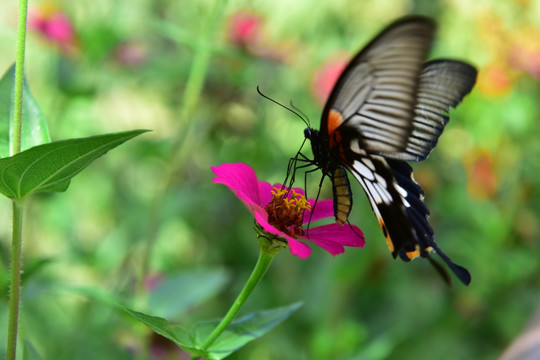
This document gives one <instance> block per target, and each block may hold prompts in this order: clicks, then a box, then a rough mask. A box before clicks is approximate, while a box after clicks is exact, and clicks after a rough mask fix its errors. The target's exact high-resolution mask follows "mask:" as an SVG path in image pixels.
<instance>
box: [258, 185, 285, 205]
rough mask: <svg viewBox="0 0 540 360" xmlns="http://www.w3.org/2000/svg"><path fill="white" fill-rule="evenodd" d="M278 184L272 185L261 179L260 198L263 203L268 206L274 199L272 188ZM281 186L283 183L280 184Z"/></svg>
mask: <svg viewBox="0 0 540 360" xmlns="http://www.w3.org/2000/svg"><path fill="white" fill-rule="evenodd" d="M275 186H276V185H274V186H272V185H270V183H267V182H264V181H259V199H260V200H261V205H262V206H264V207H266V205H268V204H269V203H270V201H271V200H272V196H273V195H272V189H273V188H274V187H275ZM279 186H280V187H281V185H279Z"/></svg>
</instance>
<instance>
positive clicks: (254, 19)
mask: <svg viewBox="0 0 540 360" xmlns="http://www.w3.org/2000/svg"><path fill="white" fill-rule="evenodd" d="M264 28H265V21H264V18H263V17H262V16H261V15H259V14H257V13H254V12H251V11H247V10H240V11H237V12H235V13H233V14H232V15H231V16H230V17H229V21H228V22H227V28H226V30H225V36H226V37H227V40H228V41H229V42H230V43H231V44H233V45H234V46H236V47H238V48H240V49H242V50H244V51H246V52H247V53H249V54H251V55H253V56H256V57H259V58H262V59H267V60H272V61H279V62H285V61H287V59H288V58H289V57H290V56H291V54H292V52H293V50H294V49H293V46H292V44H290V43H287V42H274V41H270V40H269V39H268V37H267V36H266V33H265V31H264Z"/></svg>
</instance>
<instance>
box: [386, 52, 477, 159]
mask: <svg viewBox="0 0 540 360" xmlns="http://www.w3.org/2000/svg"><path fill="white" fill-rule="evenodd" d="M475 82H476V69H475V68H474V67H472V66H471V65H469V64H466V63H464V62H461V61H455V60H434V61H429V62H427V63H426V64H425V65H424V68H423V69H422V73H421V74H420V78H419V83H418V88H417V90H416V104H415V106H414V117H413V118H412V131H411V133H410V134H409V137H408V139H407V142H406V146H405V149H404V150H403V151H398V152H379V154H380V155H383V156H384V157H386V158H393V159H398V160H405V161H421V160H424V159H425V158H427V156H428V155H429V153H430V152H431V150H432V149H433V148H434V147H435V145H437V140H438V139H439V136H440V135H441V134H442V132H443V130H444V127H445V126H446V124H448V121H449V119H450V118H449V116H448V113H449V111H450V108H451V107H455V106H457V105H458V104H459V103H460V102H461V100H462V99H463V97H464V96H465V95H467V94H468V93H469V92H470V91H471V90H472V88H473V86H474V83H475Z"/></svg>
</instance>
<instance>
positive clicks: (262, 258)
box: [201, 249, 275, 350]
mask: <svg viewBox="0 0 540 360" xmlns="http://www.w3.org/2000/svg"><path fill="white" fill-rule="evenodd" d="M274 255H275V254H273V253H269V252H266V251H264V250H263V249H261V251H260V253H259V259H258V260H257V264H256V265H255V268H254V269H253V272H252V273H251V275H250V277H249V279H248V281H247V283H246V285H244V288H243V289H242V291H241V292H240V294H239V295H238V297H237V298H236V300H235V301H234V303H233V305H232V306H231V308H230V309H229V311H228V312H227V314H226V315H225V317H224V318H223V320H221V322H220V323H219V325H218V326H217V327H216V328H215V329H214V331H212V333H211V334H210V335H209V336H208V338H207V339H206V341H205V342H204V343H203V344H202V346H201V348H202V349H203V350H208V348H209V347H210V345H212V343H213V342H214V341H215V340H216V339H217V338H218V337H219V335H221V333H222V332H223V331H225V329H226V328H227V326H229V325H230V323H231V322H232V321H233V319H234V317H235V316H236V314H238V311H239V310H240V308H241V307H242V305H244V303H245V302H246V300H247V298H248V297H249V295H251V293H252V292H253V289H255V286H257V284H258V283H259V281H260V280H261V279H262V277H263V275H264V274H265V273H266V270H267V269H268V267H269V266H270V263H271V262H272V259H273V258H274Z"/></svg>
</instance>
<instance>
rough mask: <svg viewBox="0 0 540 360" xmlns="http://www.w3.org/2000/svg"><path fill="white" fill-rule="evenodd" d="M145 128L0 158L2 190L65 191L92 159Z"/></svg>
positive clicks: (17, 195)
mask: <svg viewBox="0 0 540 360" xmlns="http://www.w3.org/2000/svg"><path fill="white" fill-rule="evenodd" d="M146 131H147V130H133V131H126V132H122V133H115V134H107V135H99V136H92V137H88V138H82V139H70V140H62V141H55V142H52V143H49V144H43V145H40V146H35V147H33V148H30V149H28V150H25V151H23V152H20V153H18V154H15V155H13V156H11V157H8V158H3V159H0V174H1V175H0V180H1V181H0V192H1V193H2V194H4V195H5V196H7V197H9V198H12V199H24V198H25V197H26V196H28V195H31V194H36V193H42V192H58V191H65V190H66V189H67V188H68V186H69V183H70V182H71V179H72V178H73V177H74V176H75V175H77V174H78V173H80V172H81V171H82V170H84V168H86V167H87V166H88V165H90V163H91V162H92V161H94V160H96V159H97V158H99V157H101V156H103V155H104V154H105V153H107V152H108V151H109V150H111V149H113V148H115V147H117V146H118V145H120V144H122V143H124V142H125V141H127V140H129V139H131V138H133V137H135V136H137V135H140V134H142V133H143V132H146Z"/></svg>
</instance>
